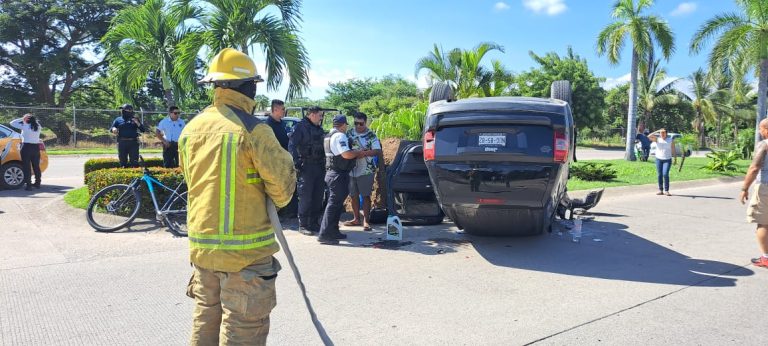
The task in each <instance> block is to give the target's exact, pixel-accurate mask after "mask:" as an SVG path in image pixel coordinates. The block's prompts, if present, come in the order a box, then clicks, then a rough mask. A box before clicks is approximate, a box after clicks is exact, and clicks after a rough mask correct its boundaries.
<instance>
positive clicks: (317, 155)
mask: <svg viewBox="0 0 768 346" xmlns="http://www.w3.org/2000/svg"><path fill="white" fill-rule="evenodd" d="M294 131H297V132H301V136H300V138H301V141H300V142H297V143H295V144H294V145H295V146H296V151H297V152H298V154H299V159H300V160H302V161H304V162H306V163H322V162H323V159H325V151H324V150H323V135H324V133H323V128H322V127H320V126H317V125H315V124H312V122H310V121H309V120H308V119H307V118H304V119H302V121H300V122H299V123H298V124H296V129H295V130H294ZM297 137H299V136H297Z"/></svg>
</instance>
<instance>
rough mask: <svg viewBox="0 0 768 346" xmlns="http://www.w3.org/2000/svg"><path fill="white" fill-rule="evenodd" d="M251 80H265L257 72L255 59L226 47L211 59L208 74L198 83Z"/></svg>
mask: <svg viewBox="0 0 768 346" xmlns="http://www.w3.org/2000/svg"><path fill="white" fill-rule="evenodd" d="M251 80H252V81H256V82H257V83H258V82H263V81H264V79H262V78H261V76H260V75H258V74H256V64H255V63H254V62H253V60H251V58H250V57H248V55H245V54H243V53H241V52H239V51H237V50H235V49H232V48H224V49H222V50H221V52H219V54H216V56H214V57H213V59H211V62H210V64H208V74H207V75H205V77H203V79H201V80H200V81H198V83H201V84H202V83H215V84H218V85H226V84H234V83H232V82H237V83H239V82H244V81H251Z"/></svg>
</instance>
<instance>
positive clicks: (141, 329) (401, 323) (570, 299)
mask: <svg viewBox="0 0 768 346" xmlns="http://www.w3.org/2000/svg"><path fill="white" fill-rule="evenodd" d="M54 160H55V161H54V162H53V163H52V166H58V165H59V162H58V159H54ZM61 162H62V163H61V167H66V165H67V163H66V162H67V159H63V160H62V161H61ZM70 168H71V169H64V170H62V171H61V172H60V173H57V169H56V168H53V169H52V170H51V171H50V173H49V175H50V177H49V178H50V179H49V178H46V180H44V184H45V183H47V182H50V183H51V184H54V186H50V185H49V186H46V187H45V188H44V189H43V190H39V191H33V193H27V192H25V191H23V190H17V191H0V234H2V238H3V241H2V242H0V344H1V345H64V344H67V345H68V344H72V345H84V344H87V345H93V344H109V345H122V344H125V345H136V344H139V345H183V344H186V343H187V338H188V334H189V330H190V317H191V310H192V301H191V300H190V299H189V298H187V297H186V296H185V295H184V288H185V285H186V283H187V280H188V278H189V275H190V268H189V263H188V260H187V242H186V239H183V238H173V237H172V236H171V235H170V233H168V232H166V231H165V230H164V229H162V228H159V227H156V225H155V224H154V223H153V222H152V221H146V220H145V221H142V222H140V223H139V224H138V225H137V226H135V227H133V228H132V229H130V230H126V231H123V232H116V233H106V234H103V233H96V232H93V231H92V230H91V229H90V228H89V227H88V226H87V223H86V222H85V218H84V213H83V211H80V210H73V209H71V208H69V207H68V206H66V205H65V204H64V202H63V201H62V197H61V196H62V193H63V191H65V190H66V189H68V188H70V186H73V185H77V184H81V183H82V181H81V179H82V178H80V180H78V178H77V177H75V176H68V174H67V173H66V172H68V171H70V170H71V171H73V172H74V169H75V168H76V167H70ZM55 179H60V180H55ZM738 186H739V185H738V183H731V184H721V185H715V186H708V187H699V188H691V189H678V190H675V185H674V182H673V185H672V192H673V193H675V194H676V195H675V196H672V197H666V196H655V195H653V192H655V191H654V190H653V188H650V189H649V191H648V193H637V192H635V193H631V194H630V193H626V192H625V193H622V194H613V195H612V194H611V193H610V191H608V192H606V196H605V197H604V199H603V201H602V202H601V204H600V205H599V206H598V207H597V208H596V209H595V210H594V212H595V213H594V216H595V220H594V221H590V222H587V223H585V224H584V228H585V231H584V237H583V238H582V240H581V242H580V243H573V242H572V241H571V239H570V237H569V236H568V235H567V234H559V233H557V232H556V233H554V234H547V235H544V236H539V237H527V238H482V237H474V236H468V235H464V234H460V233H457V232H456V229H455V227H453V225H452V224H451V223H445V224H442V225H439V226H432V227H406V230H405V241H406V242H405V243H404V244H402V246H401V247H398V248H394V249H388V248H386V247H385V248H382V247H381V246H380V245H381V244H378V243H377V242H378V241H379V238H380V237H381V236H382V234H381V228H380V227H379V228H377V229H375V230H374V232H373V233H364V232H362V231H360V230H359V229H353V230H351V231H350V232H349V234H350V238H349V241H348V242H345V243H342V246H320V245H318V244H317V243H316V241H314V239H313V238H309V237H306V236H302V235H300V234H298V233H296V232H292V231H289V232H288V234H287V238H288V241H289V243H290V245H291V247H292V249H293V251H294V254H295V256H296V257H297V262H298V265H299V267H300V269H301V270H302V274H303V276H304V280H305V283H306V284H307V289H308V290H309V295H310V298H311V299H312V302H313V303H314V304H315V309H316V311H317V313H318V317H319V318H320V320H321V321H322V322H323V324H324V326H325V328H326V330H327V331H328V334H329V335H330V336H331V338H332V339H333V340H334V342H335V343H336V344H338V345H392V344H414V345H425V344H472V345H476V344H499V345H502V344H503V345H514V344H528V343H536V344H545V345H573V344H582V345H594V344H598V343H600V344H607V345H626V344H644V345H645V344H649V345H662V344H663V345H669V344H702V345H722V344H739V345H766V344H768V334H767V333H765V330H766V327H768V322H766V321H768V320H766V319H765V316H764V315H765V312H766V311H768V299H766V298H765V289H766V287H768V271H766V270H765V269H762V268H754V267H752V266H751V265H749V257H750V256H753V255H755V254H757V248H756V245H755V243H754V233H753V227H752V226H751V225H748V224H745V223H744V221H743V219H744V217H743V214H744V208H743V207H742V206H741V205H740V204H738V202H737V201H736V200H735V199H734V197H735V196H736V195H737V192H738ZM635 191H637V190H635ZM287 226H288V227H289V228H295V224H288V225H287ZM510 226H511V227H513V226H514V225H510ZM278 258H279V260H281V261H282V262H283V264H284V268H285V269H284V271H282V272H281V276H280V278H279V279H278V306H277V308H276V309H275V310H274V312H273V314H272V329H271V334H270V339H269V343H270V344H271V345H319V344H320V341H319V339H318V338H317V337H316V335H315V333H314V331H313V329H312V325H311V323H310V322H309V316H308V314H307V313H306V312H305V310H304V308H303V302H302V301H301V297H300V294H299V291H298V288H297V286H296V284H295V283H294V282H293V278H292V276H291V274H290V272H289V269H288V265H287V263H286V262H285V259H284V257H283V256H282V253H280V254H278Z"/></svg>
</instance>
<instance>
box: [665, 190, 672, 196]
mask: <svg viewBox="0 0 768 346" xmlns="http://www.w3.org/2000/svg"><path fill="white" fill-rule="evenodd" d="M664 194H665V195H667V196H672V195H671V194H670V193H669V191H667V192H664Z"/></svg>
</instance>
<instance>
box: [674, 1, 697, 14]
mask: <svg viewBox="0 0 768 346" xmlns="http://www.w3.org/2000/svg"><path fill="white" fill-rule="evenodd" d="M697 7H698V5H696V3H695V2H683V3H681V4H680V5H677V7H676V8H675V9H674V10H673V11H672V13H670V14H669V15H671V16H683V15H686V14H690V13H693V12H694V11H696V8H697Z"/></svg>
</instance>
